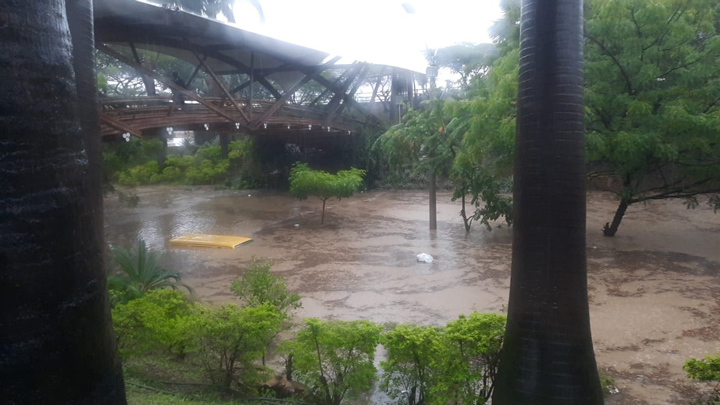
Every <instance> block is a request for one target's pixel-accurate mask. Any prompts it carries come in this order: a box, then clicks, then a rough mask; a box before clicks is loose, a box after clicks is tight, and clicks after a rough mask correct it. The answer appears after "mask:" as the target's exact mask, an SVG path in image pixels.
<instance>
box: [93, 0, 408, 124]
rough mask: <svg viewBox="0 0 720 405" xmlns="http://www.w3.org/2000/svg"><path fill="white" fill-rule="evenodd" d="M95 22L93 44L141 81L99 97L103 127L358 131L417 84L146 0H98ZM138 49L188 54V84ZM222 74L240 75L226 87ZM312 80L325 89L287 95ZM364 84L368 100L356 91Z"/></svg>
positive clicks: (393, 110) (388, 112)
mask: <svg viewBox="0 0 720 405" xmlns="http://www.w3.org/2000/svg"><path fill="white" fill-rule="evenodd" d="M95 30H96V47H97V49H98V50H99V51H100V52H103V53H104V54H106V55H108V56H110V57H112V58H114V59H115V60H117V61H119V62H121V63H123V64H125V65H128V66H130V67H132V68H134V69H135V71H136V72H137V73H138V74H140V75H141V76H142V79H143V83H145V88H146V91H145V95H142V96H139V97H130V98H128V97H123V98H112V97H107V98H102V99H101V101H100V102H101V108H100V120H101V125H102V135H103V136H104V137H112V136H118V135H120V134H123V133H130V134H131V135H134V136H142V135H143V134H144V133H145V134H147V133H157V132H158V131H148V130H152V129H155V128H163V127H173V128H177V129H185V130H202V129H206V130H207V129H208V128H210V127H212V130H213V131H220V132H243V133H247V134H268V135H272V134H278V133H285V134H288V133H308V132H310V133H313V134H316V135H320V134H322V135H343V134H348V133H353V132H354V133H361V132H362V131H363V129H364V128H367V127H382V126H386V125H387V124H388V123H389V122H396V119H397V115H398V114H400V113H401V112H400V111H399V109H398V106H399V105H401V103H402V102H409V103H413V102H414V101H416V95H417V94H418V89H416V87H415V83H416V78H417V76H418V75H419V74H418V73H415V72H412V71H408V70H406V69H401V68H397V67H391V66H384V65H374V64H369V63H365V62H351V63H347V62H345V63H339V62H340V61H341V59H342V58H341V57H339V56H333V55H330V54H328V53H325V52H321V51H317V50H313V49H309V48H305V47H302V46H298V45H294V44H290V43H287V42H283V41H279V40H276V39H273V38H269V37H265V36H262V35H259V34H256V33H253V32H249V31H244V30H242V29H239V28H237V27H235V26H232V25H229V24H225V23H223V22H220V21H216V20H211V19H208V18H204V17H201V16H197V15H194V14H190V13H186V12H183V11H180V10H175V9H168V8H166V7H161V6H158V5H155V4H151V3H149V2H146V1H138V0H96V2H95ZM138 49H143V50H146V51H150V52H157V53H160V54H165V55H169V56H172V57H174V58H177V59H179V60H181V61H184V62H188V63H191V64H192V65H193V66H195V68H194V71H193V73H192V74H191V75H190V76H189V77H185V78H181V79H182V81H183V82H184V83H186V85H185V86H182V85H179V84H177V83H176V82H175V81H174V80H173V79H171V78H170V77H167V72H164V73H163V72H159V71H156V70H153V69H152V68H151V66H148V64H147V63H145V61H143V58H141V56H140V54H139V52H138V51H137V50H138ZM200 71H203V72H205V75H206V77H207V78H208V79H211V82H212V91H206V92H204V93H203V92H200V91H197V90H195V89H194V86H193V81H194V80H196V79H197V78H198V73H199V72H200ZM228 76H233V77H234V78H235V79H236V82H237V80H238V78H239V80H240V81H241V82H242V83H241V84H240V85H238V86H236V87H235V88H232V89H231V88H229V86H228V84H227V83H228V82H229V80H226V79H225V78H226V77H228ZM311 82H314V83H313V84H316V85H319V86H320V87H321V88H322V92H321V93H320V94H319V95H318V96H317V97H315V98H314V99H313V100H306V101H304V102H303V103H297V102H296V101H295V99H296V97H294V95H296V93H298V92H299V91H300V92H302V91H303V89H304V88H305V86H307V85H308V84H309V83H311ZM157 83H160V88H161V91H160V92H158V91H157V89H156V86H157ZM381 83H385V84H387V83H390V84H389V88H390V93H391V94H390V96H389V97H385V98H384V99H383V100H381V99H380V98H379V97H378V89H379V87H380V85H381ZM257 86H260V87H259V88H257V90H256V87H257ZM316 88H317V86H316ZM361 88H362V89H363V90H364V91H365V92H366V97H369V101H368V102H364V103H360V102H358V101H357V99H356V94H357V93H358V91H359V90H360V89H361ZM367 93H371V96H368V95H367ZM173 94H174V95H175V96H173ZM178 95H182V96H181V97H183V98H184V100H185V101H184V103H180V102H178V99H177V97H178ZM268 97H269V98H268ZM174 101H175V102H174Z"/></svg>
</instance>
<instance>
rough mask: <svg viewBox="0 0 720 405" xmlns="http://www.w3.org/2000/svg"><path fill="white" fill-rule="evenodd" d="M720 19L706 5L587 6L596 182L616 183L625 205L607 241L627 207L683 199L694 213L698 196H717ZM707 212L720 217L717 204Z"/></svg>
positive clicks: (700, 1)
mask: <svg viewBox="0 0 720 405" xmlns="http://www.w3.org/2000/svg"><path fill="white" fill-rule="evenodd" d="M719 12H720V5H718V3H717V2H714V1H705V0H695V1H686V0H682V1H680V0H662V1H639V0H621V1H612V2H607V1H591V2H589V3H588V7H587V12H586V21H587V24H586V30H585V38H586V57H585V60H586V68H585V71H586V73H585V76H586V80H585V89H586V90H585V96H586V97H585V99H586V105H587V107H586V111H587V117H586V125H587V145H588V160H589V161H590V165H591V173H590V175H591V177H592V178H608V179H610V182H609V183H610V187H607V189H608V190H609V191H612V192H614V193H615V194H616V195H617V196H618V199H619V200H620V205H619V207H618V210H617V212H616V215H615V218H614V219H613V221H612V223H611V224H607V225H606V226H605V235H606V236H613V235H614V234H615V232H616V231H617V229H618V226H619V225H620V221H621V220H622V216H623V214H624V212H625V210H626V209H627V207H628V206H629V205H631V204H635V203H638V202H643V201H649V200H658V199H667V198H679V199H685V200H687V201H688V204H689V206H690V207H694V206H696V205H697V204H698V201H697V196H698V195H700V194H704V193H718V192H720V64H718V60H720V36H718V29H717V26H716V20H717V18H718V17H719V16H720V14H718V13H719ZM596 184H602V183H601V182H596ZM605 184H608V182H607V181H606V182H605ZM710 203H711V205H712V206H714V207H715V209H716V210H717V209H718V208H720V198H718V196H717V195H715V197H712V198H711V199H710Z"/></svg>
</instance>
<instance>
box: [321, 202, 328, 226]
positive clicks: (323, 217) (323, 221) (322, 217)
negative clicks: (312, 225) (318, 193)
mask: <svg viewBox="0 0 720 405" xmlns="http://www.w3.org/2000/svg"><path fill="white" fill-rule="evenodd" d="M326 201H327V199H324V200H323V210H322V216H321V217H320V225H322V224H324V223H325V202H326Z"/></svg>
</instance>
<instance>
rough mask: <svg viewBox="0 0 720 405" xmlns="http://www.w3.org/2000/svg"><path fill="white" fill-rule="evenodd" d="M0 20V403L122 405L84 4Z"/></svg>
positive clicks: (75, 1)
mask: <svg viewBox="0 0 720 405" xmlns="http://www.w3.org/2000/svg"><path fill="white" fill-rule="evenodd" d="M66 6H67V9H66ZM66 12H68V13H70V14H72V15H71V20H72V30H73V36H72V43H71V34H70V31H69V27H68V21H67V20H66V19H65V17H66ZM0 15H2V16H3V29H1V30H0V55H2V56H0V75H2V77H3V78H4V80H2V81H0V92H1V93H2V94H3V95H4V96H3V98H2V99H1V100H0V127H2V128H3V131H2V133H1V134H0V149H2V151H3V153H2V158H0V268H1V269H2V271H1V272H0V308H2V311H0V330H2V333H0V381H2V383H0V398H2V401H5V402H8V403H36V404H45V403H48V404H49V403H73V404H81V403H82V404H85V403H103V404H125V403H126V401H125V392H124V384H123V379H122V372H121V368H120V364H119V362H118V360H117V357H116V348H115V339H114V336H113V332H112V326H111V321H110V311H109V305H108V297H107V291H106V286H105V283H106V279H105V272H104V268H103V263H102V249H103V247H104V244H103V240H102V229H103V228H102V222H98V221H101V218H102V200H101V196H100V194H99V193H100V168H99V164H100V159H99V143H98V142H99V139H100V138H99V132H98V131H97V104H96V101H95V97H96V96H97V94H96V90H95V86H96V84H95V80H96V78H95V76H94V73H93V72H94V55H93V48H94V47H93V34H92V33H93V28H92V21H93V20H92V2H91V1H90V0H68V1H67V4H66V2H64V1H61V0H45V1H40V0H24V1H9V2H3V3H0ZM72 45H75V48H74V51H73V47H72ZM73 57H74V61H75V63H74V67H75V69H73V63H71V58H73ZM74 70H77V82H76V77H75V74H74ZM78 98H79V99H80V101H81V103H82V109H80V110H78ZM81 124H82V126H81Z"/></svg>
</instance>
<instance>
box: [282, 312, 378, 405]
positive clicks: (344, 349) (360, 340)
mask: <svg viewBox="0 0 720 405" xmlns="http://www.w3.org/2000/svg"><path fill="white" fill-rule="evenodd" d="M381 330H382V328H381V327H380V326H378V325H375V324H374V323H372V322H368V321H352V322H345V321H328V322H323V321H321V320H319V319H315V318H310V319H305V327H304V328H303V329H301V330H300V331H299V332H298V334H297V336H296V338H295V339H294V340H292V341H286V342H283V343H284V347H283V348H282V350H283V351H284V352H285V353H287V354H288V355H292V356H293V362H292V363H293V365H294V371H295V372H296V374H297V380H298V381H300V382H302V383H303V384H305V385H307V386H308V387H309V388H310V395H311V397H312V398H311V399H312V400H313V401H314V402H315V403H317V404H323V405H340V403H342V402H343V400H344V399H346V398H355V397H357V396H358V395H359V394H361V393H364V392H367V391H369V390H370V389H372V386H373V381H374V380H375V372H376V370H375V365H374V364H373V362H374V360H375V349H376V347H377V345H378V344H379V342H380V331H381Z"/></svg>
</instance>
